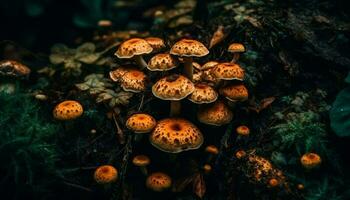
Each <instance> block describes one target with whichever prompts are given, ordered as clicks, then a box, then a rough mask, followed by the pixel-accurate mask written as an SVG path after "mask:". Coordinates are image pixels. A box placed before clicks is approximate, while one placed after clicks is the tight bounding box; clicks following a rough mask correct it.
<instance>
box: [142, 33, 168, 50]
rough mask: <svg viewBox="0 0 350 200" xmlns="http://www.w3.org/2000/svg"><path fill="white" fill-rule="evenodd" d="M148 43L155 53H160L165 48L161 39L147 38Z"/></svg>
mask: <svg viewBox="0 0 350 200" xmlns="http://www.w3.org/2000/svg"><path fill="white" fill-rule="evenodd" d="M145 40H146V42H147V43H148V44H149V45H151V47H152V48H153V52H159V51H160V50H162V49H163V48H164V47H165V43H164V40H163V39H162V38H159V37H147V38H145Z"/></svg>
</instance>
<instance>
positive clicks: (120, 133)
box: [112, 113, 125, 144]
mask: <svg viewBox="0 0 350 200" xmlns="http://www.w3.org/2000/svg"><path fill="white" fill-rule="evenodd" d="M112 116H113V121H114V124H115V126H116V128H117V136H118V139H119V143H120V144H124V143H125V138H124V132H123V130H122V129H121V128H120V126H119V124H118V121H117V118H116V117H115V113H113V115H112Z"/></svg>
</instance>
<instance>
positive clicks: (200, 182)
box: [193, 173, 206, 198]
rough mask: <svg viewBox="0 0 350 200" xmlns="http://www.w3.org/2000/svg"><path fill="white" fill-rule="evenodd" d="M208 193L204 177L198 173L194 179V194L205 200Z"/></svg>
mask: <svg viewBox="0 0 350 200" xmlns="http://www.w3.org/2000/svg"><path fill="white" fill-rule="evenodd" d="M205 191H206V186H205V181H204V178H203V175H202V174H200V173H198V174H196V175H195V176H194V179H193V192H194V193H195V194H196V195H197V196H198V197H199V198H203V197H204V194H205Z"/></svg>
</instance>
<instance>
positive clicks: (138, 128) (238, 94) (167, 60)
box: [109, 37, 248, 191]
mask: <svg viewBox="0 0 350 200" xmlns="http://www.w3.org/2000/svg"><path fill="white" fill-rule="evenodd" d="M169 43H171V42H164V40H163V39H161V38H157V37H148V38H144V39H142V38H131V39H128V40H126V41H124V42H123V43H121V44H120V45H119V47H118V49H117V51H116V52H115V55H116V56H117V57H118V58H120V59H123V60H127V61H128V63H127V64H125V65H123V64H122V65H120V66H119V67H118V68H116V69H114V70H113V71H111V72H110V73H109V75H110V78H111V79H112V80H113V81H114V82H116V83H117V84H119V85H120V87H121V88H122V89H123V90H125V91H128V92H133V93H142V94H143V93H147V92H149V91H151V95H153V96H154V97H155V98H157V99H160V100H164V101H168V102H169V104H170V109H169V110H170V112H169V117H167V118H165V119H159V120H156V119H155V118H154V117H152V116H151V115H149V114H146V113H137V114H133V115H131V116H130V117H129V118H128V119H127V121H126V124H125V126H126V127H127V128H128V129H129V130H130V131H131V132H133V133H134V135H135V138H136V137H138V136H140V134H142V135H144V134H146V133H149V142H150V144H151V145H152V146H154V147H155V148H157V149H158V150H160V151H163V152H166V153H180V152H184V151H189V150H195V149H198V148H200V147H201V145H202V144H203V142H204V135H203V134H202V132H201V131H200V129H199V128H198V127H197V126H196V125H195V124H194V123H193V122H191V121H189V120H187V119H185V118H183V116H181V114H182V110H181V103H182V102H183V101H187V100H188V102H190V103H193V105H195V106H196V107H198V109H197V119H198V122H200V123H203V124H207V125H211V126H223V125H226V124H228V123H230V122H231V121H232V119H233V111H232V108H231V107H230V105H232V103H230V104H228V102H234V103H236V102H239V101H245V100H247V98H248V90H247V88H246V87H245V86H244V85H243V83H242V82H243V79H244V70H243V69H242V68H241V67H240V65H239V64H237V63H236V61H237V59H238V55H239V53H242V52H244V51H245V48H244V46H243V45H242V44H240V46H239V45H238V46H237V45H236V44H237V43H235V45H233V46H232V45H231V46H230V47H229V49H228V51H229V52H233V53H234V60H233V61H231V62H230V61H209V62H206V63H204V64H200V63H198V62H195V61H194V60H196V61H197V60H199V59H200V58H201V57H204V56H207V55H208V54H209V50H208V48H207V47H206V46H205V45H204V44H203V43H201V42H200V41H197V40H194V39H181V40H179V41H177V42H175V43H174V44H173V45H172V46H171V47H169V50H168V51H167V50H166V47H167V44H169ZM242 49H243V50H242ZM199 61H200V60H199ZM132 62H134V64H131V65H130V63H132ZM148 88H150V90H148ZM149 94H150V92H149ZM206 152H207V153H208V154H210V157H209V158H208V159H207V162H208V163H207V164H206V165H204V166H205V167H204V168H203V170H204V171H206V172H208V173H209V171H211V166H210V160H211V159H212V158H213V157H214V156H215V155H217V154H218V153H219V150H218V148H217V147H215V146H213V145H209V146H208V147H207V148H206ZM150 161H151V159H150V158H149V157H148V156H146V155H137V156H135V157H134V159H133V164H134V165H135V166H137V167H140V168H141V170H142V173H143V174H144V175H147V174H148V172H147V169H146V166H147V165H149V164H150ZM146 185H147V187H148V188H150V189H152V190H154V191H163V190H164V189H166V188H169V187H170V185H171V178H170V176H168V175H166V174H164V173H159V172H156V173H153V174H151V175H149V176H148V178H147V181H146Z"/></svg>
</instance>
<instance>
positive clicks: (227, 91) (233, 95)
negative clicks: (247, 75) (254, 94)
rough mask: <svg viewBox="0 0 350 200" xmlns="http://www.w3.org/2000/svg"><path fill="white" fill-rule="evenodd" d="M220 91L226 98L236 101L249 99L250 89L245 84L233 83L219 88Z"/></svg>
mask: <svg viewBox="0 0 350 200" xmlns="http://www.w3.org/2000/svg"><path fill="white" fill-rule="evenodd" d="M219 93H220V94H221V95H223V96H224V97H226V99H228V100H230V101H233V102H236V101H245V100H247V99H248V90H247V88H246V87H245V86H244V85H243V84H238V85H237V84H231V85H228V86H225V87H223V88H220V89H219Z"/></svg>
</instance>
